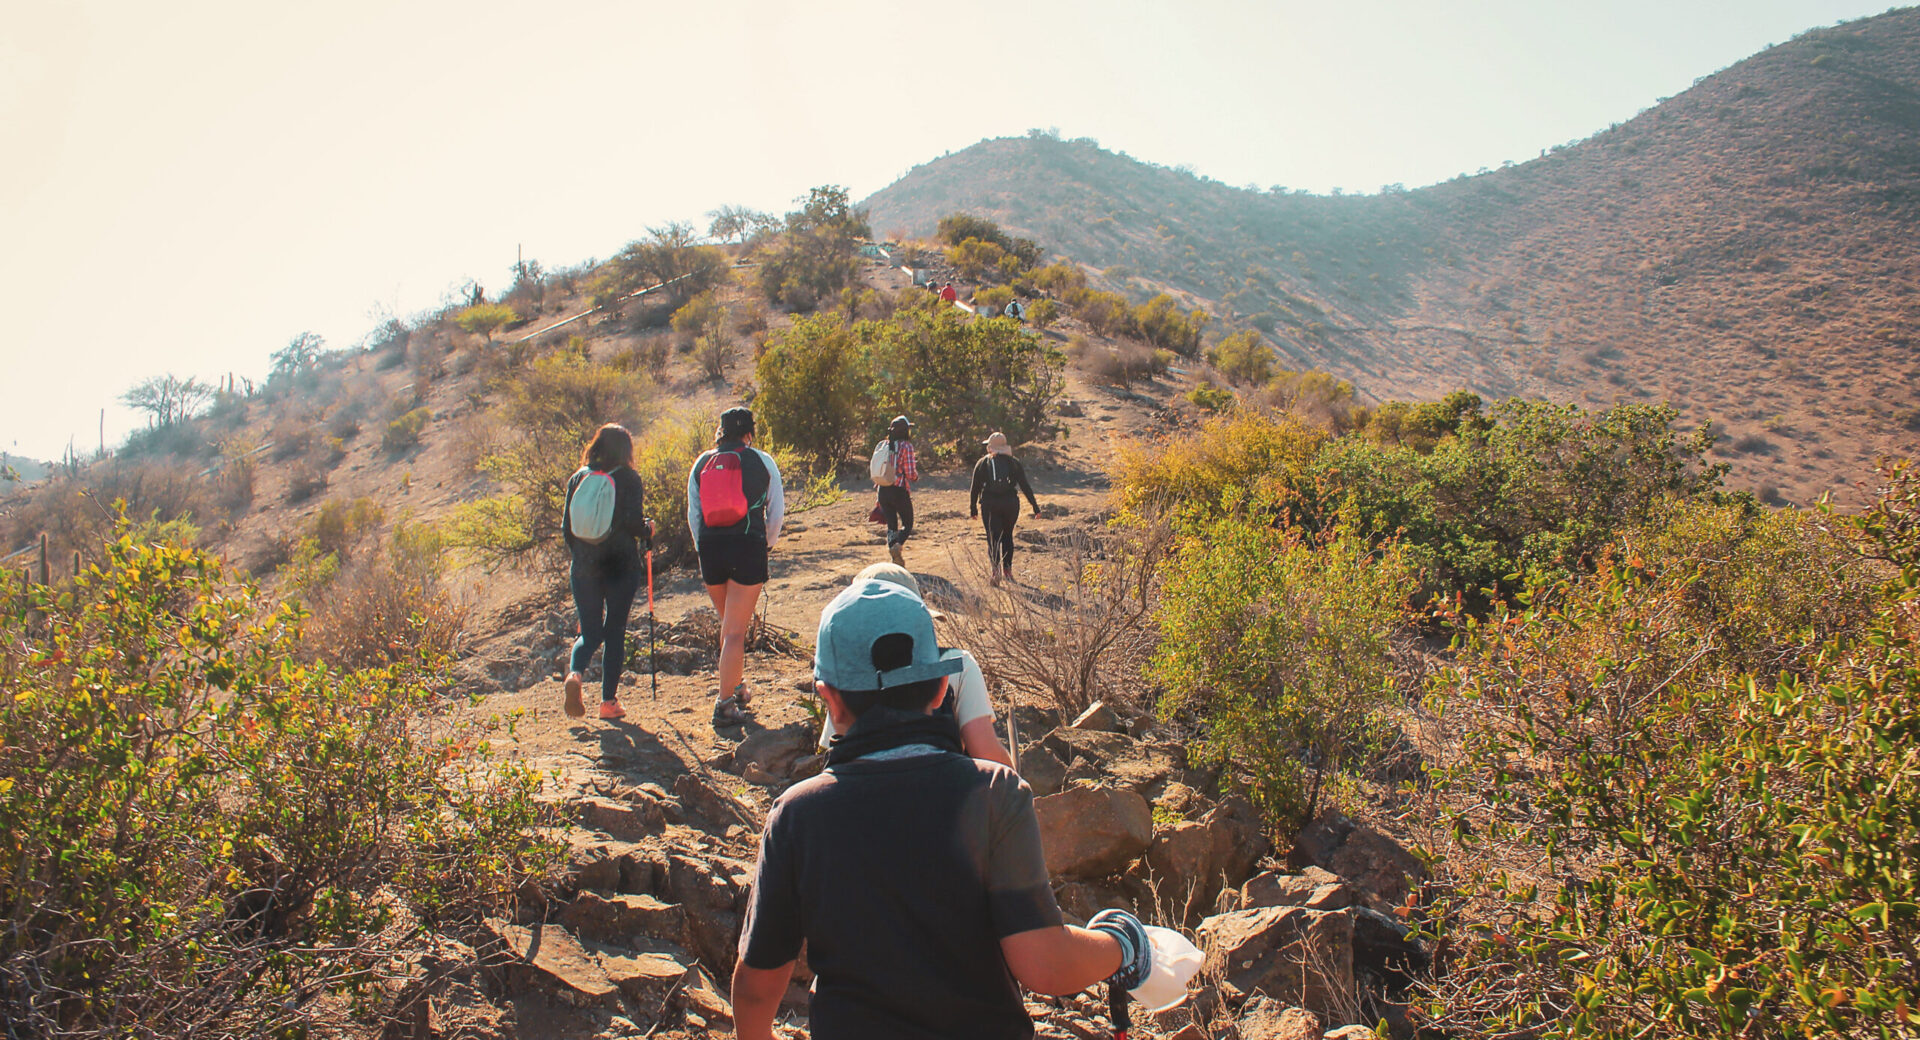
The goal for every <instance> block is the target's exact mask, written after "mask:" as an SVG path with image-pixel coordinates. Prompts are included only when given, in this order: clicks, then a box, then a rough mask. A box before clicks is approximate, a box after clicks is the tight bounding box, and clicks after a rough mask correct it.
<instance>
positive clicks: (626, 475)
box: [560, 423, 653, 719]
mask: <svg viewBox="0 0 1920 1040" xmlns="http://www.w3.org/2000/svg"><path fill="white" fill-rule="evenodd" d="M602 474H604V475H605V477H610V478H612V482H613V515H612V523H611V526H610V529H609V530H608V531H607V533H606V535H605V537H604V538H602V539H601V540H600V541H598V542H593V541H588V540H587V539H585V538H582V537H579V536H578V535H576V533H575V532H576V530H580V529H583V528H576V526H575V524H574V514H573V502H574V496H575V494H576V492H578V491H579V489H580V485H581V482H582V481H584V480H586V479H587V478H589V477H594V478H595V479H596V480H598V479H602V478H601V475H602ZM644 492H645V488H644V486H643V485H642V484H641V482H640V474H638V473H635V472H634V471H633V435H632V434H630V433H628V432H627V430H626V427H624V426H621V425H619V424H618V423H608V424H606V425H605V426H602V427H600V428H599V429H598V430H596V431H594V434H593V440H592V441H591V442H589V443H588V444H587V447H586V450H585V451H583V452H581V453H580V469H579V471H578V472H576V473H575V474H574V475H573V476H572V477H570V478H568V480H567V499H566V505H565V506H564V507H563V508H562V510H561V516H560V530H561V533H562V534H564V535H565V536H566V539H567V549H568V551H569V553H570V554H571V555H572V557H573V567H572V570H571V572H570V574H569V576H568V577H569V583H570V584H571V585H572V586H573V605H574V609H575V610H576V611H578V613H579V618H580V638H578V639H576V640H574V641H573V656H572V658H570V659H569V660H568V663H567V681H566V691H567V703H566V707H567V715H568V716H570V717H572V718H576V719H577V718H580V717H581V716H583V715H585V714H586V713H587V706H586V704H585V703H584V702H583V701H582V700H581V694H580V686H581V679H580V676H581V674H582V673H584V672H585V671H586V670H587V663H588V662H589V661H591V660H593V652H594V650H596V649H598V648H599V647H600V646H601V645H602V644H604V645H605V646H606V657H605V658H604V659H603V660H602V662H601V674H600V717H601V718H603V719H617V718H620V717H622V716H624V715H626V710H625V709H624V708H622V707H620V669H621V666H622V665H623V664H624V663H625V659H626V650H627V614H628V612H629V611H630V610H631V609H632V607H633V595H634V593H635V592H637V591H639V589H640V583H641V582H642V581H643V580H645V574H646V564H645V562H644V561H643V560H642V558H641V555H640V554H641V552H642V550H643V548H652V546H653V521H652V520H649V519H647V516H646V501H645V494H644ZM584 523H585V521H584V518H583V524H584Z"/></svg>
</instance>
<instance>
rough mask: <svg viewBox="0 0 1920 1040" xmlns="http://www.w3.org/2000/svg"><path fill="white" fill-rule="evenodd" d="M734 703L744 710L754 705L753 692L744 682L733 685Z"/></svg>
mask: <svg viewBox="0 0 1920 1040" xmlns="http://www.w3.org/2000/svg"><path fill="white" fill-rule="evenodd" d="M733 702H734V703H735V704H738V705H740V706H741V707H742V708H744V707H746V706H747V705H749V704H752V703H753V691H751V690H749V689H747V684H746V683H744V682H739V683H734V684H733Z"/></svg>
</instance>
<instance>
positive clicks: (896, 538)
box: [880, 415, 920, 567]
mask: <svg viewBox="0 0 1920 1040" xmlns="http://www.w3.org/2000/svg"><path fill="white" fill-rule="evenodd" d="M912 436H913V423H912V422H911V421H909V420H908V419H907V417H906V416H904V415H896V416H894V417H893V422H891V423H889V424H887V440H888V442H889V443H891V444H892V445H893V484H892V486H890V487H883V488H881V489H880V511H881V512H882V513H883V514H885V515H886V518H887V554H888V555H890V556H892V557H893V562H894V563H897V564H899V565H900V566H902V567H905V566H906V565H907V561H906V557H905V555H904V554H903V553H902V552H901V551H900V547H901V546H903V545H905V544H906V541H907V539H908V538H911V537H912V536H913V482H914V481H916V480H919V479H920V466H919V463H918V461H917V458H916V456H915V454H914V450H913V441H912V440H911V439H910V438H911V437H912Z"/></svg>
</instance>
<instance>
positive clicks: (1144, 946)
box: [1087, 910, 1153, 989]
mask: <svg viewBox="0 0 1920 1040" xmlns="http://www.w3.org/2000/svg"><path fill="white" fill-rule="evenodd" d="M1087 927H1088V928H1091V929H1092V930H1094V931H1096V932H1106V933H1107V934H1109V935H1111V936H1113V937H1114V938H1115V939H1118V940H1119V941H1120V968H1119V970H1118V971H1115V972H1114V973H1113V974H1111V975H1109V976H1107V985H1109V986H1118V987H1120V988H1121V989H1133V988H1135V987H1136V986H1138V985H1140V984H1141V983H1142V982H1145V981H1147V976H1148V975H1149V974H1152V972H1153V945H1152V943H1150V942H1149V941H1148V940H1147V926H1146V925H1143V924H1141V923H1140V919H1139V918H1138V917H1135V916H1133V915H1132V914H1130V913H1127V912H1126V911H1125V910H1102V911H1100V912H1099V913H1097V914H1094V915H1093V920H1091V921H1088V922H1087Z"/></svg>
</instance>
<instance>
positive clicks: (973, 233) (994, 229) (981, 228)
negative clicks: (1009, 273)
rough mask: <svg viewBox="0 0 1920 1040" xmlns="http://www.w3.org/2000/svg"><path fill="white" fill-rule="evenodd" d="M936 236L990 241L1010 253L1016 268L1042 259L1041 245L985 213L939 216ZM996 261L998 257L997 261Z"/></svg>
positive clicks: (953, 241) (957, 241)
mask: <svg viewBox="0 0 1920 1040" xmlns="http://www.w3.org/2000/svg"><path fill="white" fill-rule="evenodd" d="M933 237H934V238H936V239H938V240H939V241H941V242H944V243H946V244H947V245H949V246H955V247H959V246H963V245H965V244H966V243H967V242H969V241H973V242H979V243H983V244H986V245H990V246H992V247H993V248H994V250H995V251H997V253H999V254H1000V255H1002V256H1011V257H1012V258H1013V259H1014V261H1015V262H1016V266H1017V270H1020V271H1024V270H1026V269H1027V268H1030V267H1032V266H1033V265H1034V264H1035V263H1037V262H1039V260H1040V246H1039V245H1038V244H1037V243H1035V242H1033V241H1032V240H1031V239H1025V238H1015V237H1013V236H1012V235H1009V234H1007V233H1006V232H1005V231H1003V230H1001V228H1000V225H998V224H996V223H994V222H993V221H991V220H988V219H986V218H985V217H976V216H972V215H970V214H966V213H951V214H948V215H947V216H944V217H941V218H940V225H939V227H937V228H936V229H935V230H934V233H933ZM996 263H997V261H996Z"/></svg>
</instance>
